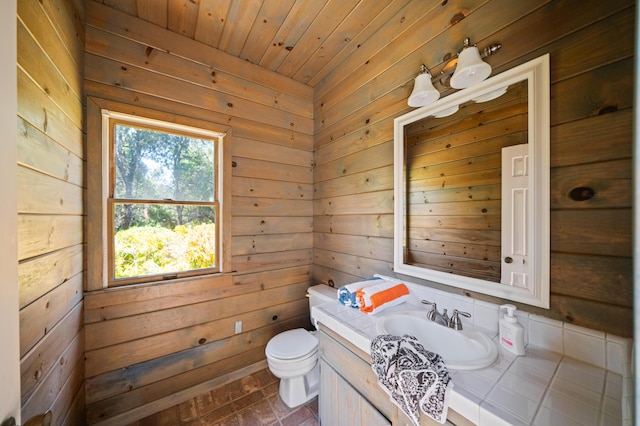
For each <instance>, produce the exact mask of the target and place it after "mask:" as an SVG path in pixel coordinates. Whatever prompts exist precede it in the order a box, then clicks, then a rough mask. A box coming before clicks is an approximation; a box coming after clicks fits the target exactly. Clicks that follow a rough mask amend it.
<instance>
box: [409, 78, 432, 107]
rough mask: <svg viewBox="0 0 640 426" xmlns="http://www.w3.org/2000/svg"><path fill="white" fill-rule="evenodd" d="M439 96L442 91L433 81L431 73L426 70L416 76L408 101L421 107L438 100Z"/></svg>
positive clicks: (414, 105) (413, 105) (410, 104)
mask: <svg viewBox="0 0 640 426" xmlns="http://www.w3.org/2000/svg"><path fill="white" fill-rule="evenodd" d="M439 97H440V92H438V90H437V89H436V88H435V87H433V84H432V83H431V74H429V73H428V72H425V73H422V74H418V76H417V77H416V80H415V83H414V85H413V92H411V96H409V100H408V101H407V103H408V104H409V106H410V107H421V106H425V105H429V104H430V103H433V102H435V101H437V100H438V98H439Z"/></svg>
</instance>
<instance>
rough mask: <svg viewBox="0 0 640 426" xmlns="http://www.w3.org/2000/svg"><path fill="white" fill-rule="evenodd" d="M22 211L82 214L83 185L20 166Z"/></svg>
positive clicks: (20, 206) (19, 202) (20, 201)
mask: <svg viewBox="0 0 640 426" xmlns="http://www.w3.org/2000/svg"><path fill="white" fill-rule="evenodd" d="M18 193H20V194H22V195H21V196H20V197H18V211H19V212H20V213H45V214H74V215H80V214H82V207H83V206H82V187H80V186H77V185H73V184H70V183H66V182H64V181H61V180H58V179H54V178H52V177H49V176H46V175H43V174H41V173H38V172H36V171H34V170H31V169H26V168H24V167H19V168H18Z"/></svg>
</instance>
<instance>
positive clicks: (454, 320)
mask: <svg viewBox="0 0 640 426" xmlns="http://www.w3.org/2000/svg"><path fill="white" fill-rule="evenodd" d="M459 315H462V316H463V317H467V318H471V314H470V313H469V312H462V311H459V310H457V309H454V310H453V315H451V319H450V320H449V327H451V328H453V329H454V330H462V320H461V319H460V316H459Z"/></svg>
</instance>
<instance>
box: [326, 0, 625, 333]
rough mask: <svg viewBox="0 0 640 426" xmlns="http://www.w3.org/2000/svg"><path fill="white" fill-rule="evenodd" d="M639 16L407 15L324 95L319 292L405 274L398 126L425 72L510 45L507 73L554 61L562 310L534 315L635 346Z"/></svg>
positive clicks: (609, 8) (506, 5) (556, 303)
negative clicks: (396, 180)
mask: <svg viewBox="0 0 640 426" xmlns="http://www.w3.org/2000/svg"><path fill="white" fill-rule="evenodd" d="M578 10H579V11H580V12H579V13H577V12H576V11H578ZM634 16H635V10H634V2H633V1H631V0H613V1H612V2H608V3H606V4H604V3H602V2H599V1H595V0H588V1H586V2H585V1H578V0H563V1H558V0H556V1H540V0H523V1H518V2H513V1H509V0H489V1H485V0H465V1H460V0H450V1H448V2H441V1H424V2H410V3H409V4H407V6H406V7H405V8H404V10H402V11H401V12H400V13H399V14H398V15H397V16H395V17H394V18H393V19H391V20H389V21H388V22H387V24H386V25H385V26H384V27H383V28H381V29H380V30H379V31H378V32H377V33H376V34H375V35H374V36H373V37H372V38H370V39H369V40H368V41H367V42H366V43H364V44H362V45H361V46H360V47H359V49H358V50H357V51H356V52H354V53H353V54H352V55H351V56H350V57H349V58H347V59H345V60H344V61H343V63H342V64H341V65H340V67H338V68H337V69H336V70H335V71H334V72H332V73H330V74H329V75H327V77H326V78H325V79H324V80H323V81H321V82H320V83H319V84H318V85H317V86H315V91H314V112H315V133H314V139H315V164H316V167H315V170H314V188H315V197H314V269H313V278H314V281H316V282H325V283H328V282H330V283H334V284H335V285H336V286H338V285H341V284H344V283H347V282H351V281H354V280H357V279H358V278H360V277H366V276H371V274H373V273H382V274H388V275H393V272H392V267H393V224H392V216H393V204H392V200H393V119H394V118H395V117H397V116H399V115H402V114H404V113H406V112H408V111H409V110H410V108H409V107H408V106H407V104H406V100H407V97H408V96H409V93H410V92H411V90H412V87H413V77H415V75H416V74H417V72H418V70H419V67H420V64H421V63H424V64H426V65H427V66H428V67H430V68H431V70H432V72H434V71H435V72H436V73H437V72H439V71H440V68H441V67H442V65H443V58H445V57H449V56H450V55H451V54H453V53H454V51H456V50H458V49H459V48H460V46H461V44H462V40H463V39H464V38H465V37H471V39H472V42H474V43H478V45H479V46H480V47H484V46H487V45H488V44H490V43H493V42H496V41H499V42H501V43H502V46H503V47H502V49H501V50H500V51H499V52H498V53H497V54H496V55H494V56H492V57H490V58H488V59H487V61H488V62H489V63H490V64H491V65H492V66H493V68H494V71H493V73H494V74H495V73H498V72H501V71H504V70H507V69H509V68H512V67H514V66H516V65H519V64H521V63H524V62H526V61H527V60H530V59H533V58H535V57H538V56H540V55H542V54H545V53H549V54H550V58H551V126H552V128H551V163H552V170H551V211H550V212H549V214H550V215H551V250H552V253H551V277H550V279H551V293H552V294H551V309H550V310H542V309H536V308H529V307H526V308H525V307H524V306H523V308H525V309H526V310H528V311H530V312H534V313H537V314H540V315H544V316H547V317H550V318H554V319H558V320H563V321H568V322H571V323H574V324H577V325H581V326H585V327H589V328H593V329H597V330H602V331H606V332H611V333H614V334H616V335H620V336H626V337H629V336H631V334H632V330H633V326H632V323H633V322H632V314H633V313H632V274H631V256H632V249H631V217H632V216H631V203H632V200H631V146H632V96H633V91H632V88H633V64H634V58H633V51H634ZM579 187H589V188H593V189H594V190H595V197H593V198H592V199H591V200H588V201H581V202H578V201H574V200H572V199H571V198H570V197H569V193H570V191H571V190H572V189H574V188H579ZM411 280H412V281H413V282H421V281H420V280H418V279H411ZM436 287H439V288H442V289H445V290H448V291H452V292H456V293H461V294H465V295H468V296H470V297H475V298H478V299H482V300H489V301H492V302H494V303H497V302H500V301H499V300H498V299H494V298H490V297H487V296H483V295H480V294H470V293H469V292H466V291H462V290H458V289H453V288H446V287H444V286H438V285H436Z"/></svg>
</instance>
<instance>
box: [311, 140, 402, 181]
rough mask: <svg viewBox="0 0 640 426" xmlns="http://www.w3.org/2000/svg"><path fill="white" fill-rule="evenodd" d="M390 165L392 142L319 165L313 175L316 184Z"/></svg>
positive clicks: (391, 161)
mask: <svg viewBox="0 0 640 426" xmlns="http://www.w3.org/2000/svg"><path fill="white" fill-rule="evenodd" d="M389 165H393V143H392V142H391V141H389V142H386V143H383V144H378V145H375V146H373V147H371V148H368V149H365V150H363V151H361V152H360V153H359V155H358V154H350V155H348V156H346V157H341V158H337V159H336V160H334V161H331V162H328V163H324V164H322V165H318V166H317V167H316V168H315V169H314V173H313V178H314V183H319V182H322V181H325V180H328V179H333V178H336V177H341V176H346V175H350V174H353V173H357V172H363V171H366V170H371V169H376V168H381V167H385V166H389Z"/></svg>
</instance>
